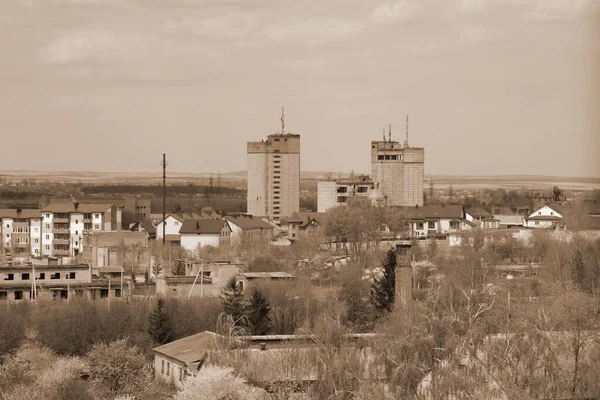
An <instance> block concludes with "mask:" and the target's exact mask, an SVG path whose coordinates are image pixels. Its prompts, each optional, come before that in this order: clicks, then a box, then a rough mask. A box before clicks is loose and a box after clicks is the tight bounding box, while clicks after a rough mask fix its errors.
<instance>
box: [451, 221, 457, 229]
mask: <svg viewBox="0 0 600 400" xmlns="http://www.w3.org/2000/svg"><path fill="white" fill-rule="evenodd" d="M450 229H458V222H457V221H451V222H450Z"/></svg>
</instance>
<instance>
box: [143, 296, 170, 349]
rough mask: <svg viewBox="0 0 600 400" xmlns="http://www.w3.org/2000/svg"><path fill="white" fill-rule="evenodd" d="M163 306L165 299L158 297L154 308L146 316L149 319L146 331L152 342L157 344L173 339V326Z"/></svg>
mask: <svg viewBox="0 0 600 400" xmlns="http://www.w3.org/2000/svg"><path fill="white" fill-rule="evenodd" d="M164 306H165V301H164V300H163V299H162V298H160V297H159V298H158V302H157V303H156V308H155V309H154V311H152V313H151V314H150V316H149V317H148V319H149V320H150V326H149V327H148V333H149V334H150V337H151V338H152V339H153V340H154V342H155V343H159V344H165V343H169V342H170V341H171V340H173V326H172V324H171V319H170V318H169V315H168V314H167V311H166V310H165V308H164Z"/></svg>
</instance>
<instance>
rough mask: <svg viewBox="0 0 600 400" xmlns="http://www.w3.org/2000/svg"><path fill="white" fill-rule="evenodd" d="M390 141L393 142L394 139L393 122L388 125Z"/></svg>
mask: <svg viewBox="0 0 600 400" xmlns="http://www.w3.org/2000/svg"><path fill="white" fill-rule="evenodd" d="M388 137H389V139H388V141H389V142H391V141H392V124H389V125H388Z"/></svg>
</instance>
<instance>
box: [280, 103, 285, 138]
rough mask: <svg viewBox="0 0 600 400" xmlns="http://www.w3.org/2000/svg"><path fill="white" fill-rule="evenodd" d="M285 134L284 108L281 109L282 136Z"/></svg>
mask: <svg viewBox="0 0 600 400" xmlns="http://www.w3.org/2000/svg"><path fill="white" fill-rule="evenodd" d="M284 132H285V112H284V111H283V106H282V107H281V134H282V135H283V133H284Z"/></svg>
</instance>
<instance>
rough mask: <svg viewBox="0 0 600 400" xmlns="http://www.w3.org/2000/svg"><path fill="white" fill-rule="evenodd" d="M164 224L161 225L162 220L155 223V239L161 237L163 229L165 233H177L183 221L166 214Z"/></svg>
mask: <svg viewBox="0 0 600 400" xmlns="http://www.w3.org/2000/svg"><path fill="white" fill-rule="evenodd" d="M165 221H166V222H167V223H166V226H164V225H163V223H162V220H161V221H160V222H159V223H158V224H157V225H156V239H157V240H158V239H162V237H163V230H164V231H165V233H166V234H167V235H178V234H179V230H180V229H181V226H182V225H183V222H181V221H180V220H179V219H177V218H175V217H174V216H172V215H167V218H165Z"/></svg>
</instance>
